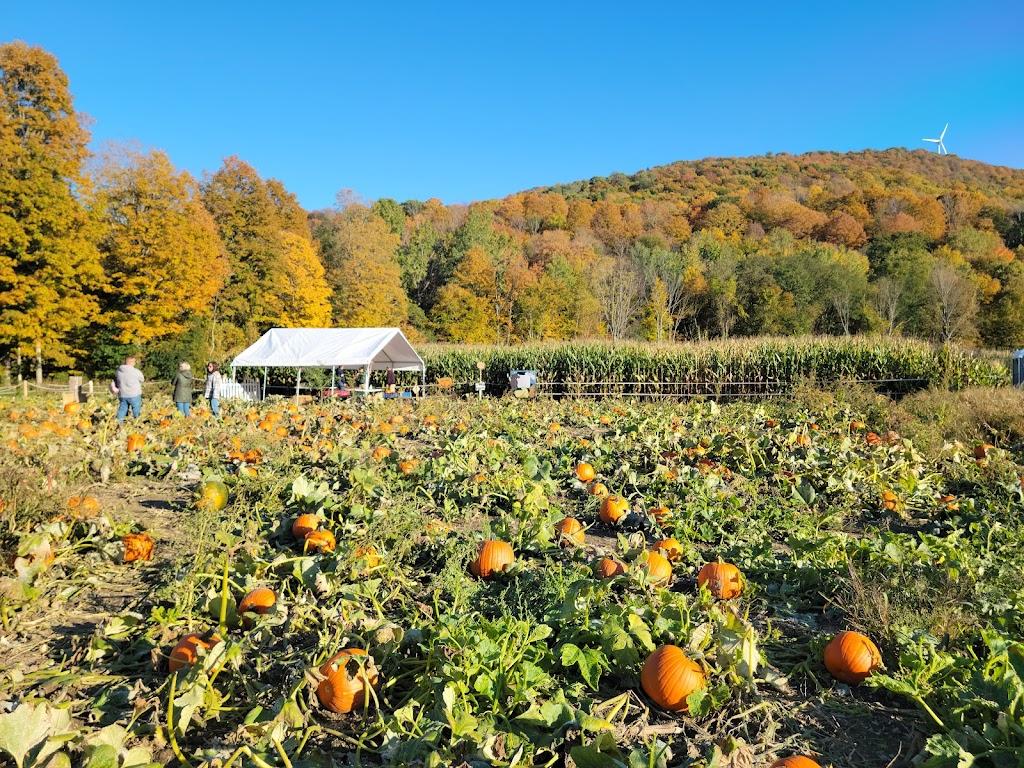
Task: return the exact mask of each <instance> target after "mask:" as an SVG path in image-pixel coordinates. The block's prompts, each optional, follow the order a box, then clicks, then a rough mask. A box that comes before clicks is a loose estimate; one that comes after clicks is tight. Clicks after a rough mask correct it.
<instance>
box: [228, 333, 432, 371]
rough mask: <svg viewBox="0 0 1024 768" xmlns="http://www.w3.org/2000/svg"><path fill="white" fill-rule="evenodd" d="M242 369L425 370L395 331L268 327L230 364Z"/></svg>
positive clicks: (403, 339) (405, 340) (420, 361)
mask: <svg viewBox="0 0 1024 768" xmlns="http://www.w3.org/2000/svg"><path fill="white" fill-rule="evenodd" d="M243 366H252V367H254V368H367V367H368V368H369V369H370V370H375V371H382V370H386V369H388V368H394V369H395V370H396V371H420V372H421V373H422V372H425V371H426V366H424V364H423V359H422V358H421V357H420V356H419V355H417V354H416V350H414V349H413V348H412V345H411V344H409V341H408V339H406V338H405V335H404V334H403V333H402V331H401V330H399V329H398V328H271V329H270V330H269V331H267V332H266V333H265V334H263V336H261V337H260V339H259V340H258V341H256V342H255V343H254V344H253V345H252V346H250V347H249V348H248V349H246V350H245V351H243V352H242V353H241V354H239V355H238V357H236V358H235V359H234V360H232V361H231V367H232V368H241V367H243Z"/></svg>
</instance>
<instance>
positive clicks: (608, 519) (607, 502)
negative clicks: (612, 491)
mask: <svg viewBox="0 0 1024 768" xmlns="http://www.w3.org/2000/svg"><path fill="white" fill-rule="evenodd" d="M628 513H629V502H628V501H626V499H624V498H622V497H621V496H606V497H605V499H604V501H602V502H601V522H602V523H607V524H608V525H613V524H615V523H617V522H619V520H621V519H622V518H624V517H625V516H626V515H627V514H628Z"/></svg>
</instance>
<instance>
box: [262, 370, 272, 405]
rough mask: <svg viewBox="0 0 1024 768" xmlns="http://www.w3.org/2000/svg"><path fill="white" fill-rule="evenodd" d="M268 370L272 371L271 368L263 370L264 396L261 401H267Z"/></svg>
mask: <svg viewBox="0 0 1024 768" xmlns="http://www.w3.org/2000/svg"><path fill="white" fill-rule="evenodd" d="M268 370H270V369H269V368H264V369H263V396H262V397H261V398H260V400H261V401H262V400H266V399H267V371H268Z"/></svg>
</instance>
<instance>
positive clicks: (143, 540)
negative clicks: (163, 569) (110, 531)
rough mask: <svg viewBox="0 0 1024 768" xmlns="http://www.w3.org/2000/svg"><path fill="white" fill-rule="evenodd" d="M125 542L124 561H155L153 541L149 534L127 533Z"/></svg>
mask: <svg viewBox="0 0 1024 768" xmlns="http://www.w3.org/2000/svg"><path fill="white" fill-rule="evenodd" d="M122 541H123V542H124V561H125V562H126V563H131V562H134V561H135V560H152V559H153V539H152V537H151V536H150V535H149V534H148V533H126V534H125V535H124V538H123V539H122Z"/></svg>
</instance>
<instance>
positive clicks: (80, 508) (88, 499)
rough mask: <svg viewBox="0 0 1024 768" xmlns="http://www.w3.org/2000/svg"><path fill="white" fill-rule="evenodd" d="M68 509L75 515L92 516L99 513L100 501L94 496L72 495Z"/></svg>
mask: <svg viewBox="0 0 1024 768" xmlns="http://www.w3.org/2000/svg"><path fill="white" fill-rule="evenodd" d="M68 510H69V511H70V512H71V514H72V516H74V517H92V516H93V515H96V514H99V511H100V503H99V502H98V501H96V499H94V498H93V497H92V496H72V497H71V498H70V499H68Z"/></svg>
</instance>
